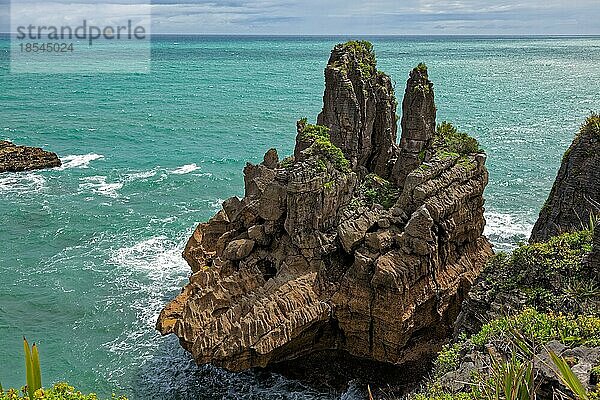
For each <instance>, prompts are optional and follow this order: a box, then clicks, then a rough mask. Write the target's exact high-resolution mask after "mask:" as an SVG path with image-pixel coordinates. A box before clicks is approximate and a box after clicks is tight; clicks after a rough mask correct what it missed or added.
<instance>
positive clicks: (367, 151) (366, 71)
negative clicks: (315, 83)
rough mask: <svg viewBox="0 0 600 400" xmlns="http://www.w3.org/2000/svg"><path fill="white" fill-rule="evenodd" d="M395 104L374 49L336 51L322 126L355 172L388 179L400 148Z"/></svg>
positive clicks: (327, 77) (363, 46) (355, 45)
mask: <svg viewBox="0 0 600 400" xmlns="http://www.w3.org/2000/svg"><path fill="white" fill-rule="evenodd" d="M396 106H397V103H396V98H395V97H394V89H393V87H392V81H391V79H390V77H389V76H387V75H385V74H382V73H378V71H377V68H376V65H375V54H374V53H373V49H372V47H371V45H370V44H369V43H363V42H357V43H352V44H350V45H349V44H348V43H347V44H340V45H337V46H336V47H335V48H334V49H333V51H332V52H331V57H330V58H329V62H328V64H327V68H326V69H325V94H324V96H323V111H322V112H321V113H320V114H319V116H318V118H317V123H318V124H319V125H324V126H327V127H329V128H330V129H331V131H330V134H331V142H332V143H333V144H334V145H336V146H337V147H339V148H340V149H342V151H343V152H344V154H345V155H346V157H347V158H348V160H349V161H350V164H351V166H352V167H353V168H356V167H357V166H359V165H360V166H365V167H366V168H367V169H368V170H369V171H371V172H374V173H376V174H377V175H379V176H381V177H383V178H386V179H387V178H388V177H389V175H390V172H391V165H389V162H390V160H391V158H392V156H393V155H394V154H395V146H396V131H397V127H396Z"/></svg>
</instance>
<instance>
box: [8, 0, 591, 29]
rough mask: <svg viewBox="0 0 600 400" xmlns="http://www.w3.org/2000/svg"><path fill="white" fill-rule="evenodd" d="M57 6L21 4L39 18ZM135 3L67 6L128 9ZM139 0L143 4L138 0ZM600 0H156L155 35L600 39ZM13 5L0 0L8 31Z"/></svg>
mask: <svg viewBox="0 0 600 400" xmlns="http://www.w3.org/2000/svg"><path fill="white" fill-rule="evenodd" d="M52 1H54V0H48V1H43V2H42V1H40V0H13V2H15V3H18V7H14V6H13V9H15V8H19V9H23V7H25V9H26V10H27V14H28V15H30V16H31V18H32V19H35V18H36V16H37V15H44V14H45V13H47V10H48V8H50V9H52V5H51V3H52ZM128 1H132V0H122V1H119V0H105V1H101V2H98V1H93V0H62V1H61V2H62V3H69V4H71V5H74V4H76V3H88V4H89V3H92V4H95V5H98V4H99V3H109V2H110V3H123V2H128ZM136 1H139V0H136ZM599 5H600V4H599V0H569V1H566V0H529V1H520V0H480V1H478V0H439V1H433V0H414V1H404V0H153V1H152V6H151V9H152V32H153V33H195V34H272V35H296V34H303V35H306V34H310V35H361V34H362V35H394V34H396V35H423V34H425V35H426V34H441V35H443V34H463V35H465V34H466V35H472V34H482V35H498V34H500V35H503V34H506V35H514V34H551V35H552V34H556V35H582V34H583V35H598V34H600V7H598V6H599ZM9 30H10V0H0V31H2V32H7V31H9Z"/></svg>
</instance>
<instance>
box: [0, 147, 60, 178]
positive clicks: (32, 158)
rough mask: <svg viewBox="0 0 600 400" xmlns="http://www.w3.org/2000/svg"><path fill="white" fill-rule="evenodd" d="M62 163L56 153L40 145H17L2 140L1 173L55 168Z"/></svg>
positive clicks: (0, 154) (0, 149)
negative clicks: (43, 148)
mask: <svg viewBox="0 0 600 400" xmlns="http://www.w3.org/2000/svg"><path fill="white" fill-rule="evenodd" d="M60 165H61V162H60V159H59V158H58V156H57V155H56V154H55V153H51V152H49V151H45V150H42V149H41V148H39V147H28V146H17V145H15V144H13V143H11V142H8V141H5V140H2V141H0V173H2V172H18V171H29V170H34V169H44V168H54V167H60Z"/></svg>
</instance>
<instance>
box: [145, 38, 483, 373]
mask: <svg viewBox="0 0 600 400" xmlns="http://www.w3.org/2000/svg"><path fill="white" fill-rule="evenodd" d="M325 86H326V89H325V95H324V104H323V111H322V112H321V114H320V115H319V117H318V124H317V125H312V124H310V123H309V122H308V121H307V120H306V119H303V120H300V121H298V123H297V126H296V133H297V136H296V146H295V149H294V154H293V156H291V157H288V158H285V159H283V160H281V161H280V160H279V157H278V155H277V152H276V151H275V150H274V149H271V150H269V151H268V152H267V153H266V154H265V157H264V161H263V162H262V163H260V164H258V165H252V164H248V165H247V166H246V168H245V169H244V181H245V196H244V198H243V199H241V200H240V199H238V198H236V197H233V198H231V199H228V200H226V201H225V202H224V203H223V209H222V210H221V211H219V212H218V213H217V214H216V215H215V216H214V217H213V218H211V219H210V220H209V221H208V222H206V223H201V224H200V225H198V227H197V228H196V230H195V232H194V233H193V235H192V237H191V238H190V239H189V241H188V243H187V246H186V248H185V251H184V254H183V256H184V258H185V259H186V260H187V262H188V263H189V265H190V266H191V269H192V275H191V277H190V279H189V284H187V285H186V286H185V287H184V288H183V290H182V292H181V294H180V295H178V296H177V297H176V298H175V299H174V300H173V301H171V302H170V303H169V304H168V305H167V306H166V307H165V308H164V310H163V311H162V312H161V314H160V317H159V319H158V322H157V329H158V330H159V331H160V332H161V333H162V334H164V335H167V334H175V335H176V336H177V337H178V338H179V341H180V343H181V345H182V346H183V347H184V348H185V349H186V350H187V351H189V352H190V353H191V354H192V355H193V357H194V359H195V360H196V362H197V363H199V364H205V363H212V364H214V365H217V366H221V367H224V368H226V369H229V370H232V371H240V370H244V369H247V368H251V367H265V366H267V365H270V364H274V363H278V362H283V361H290V360H294V359H298V358H300V357H303V356H307V355H314V354H318V353H320V352H328V353H330V352H332V351H333V352H339V353H343V354H350V355H352V356H354V357H358V358H363V359H368V360H373V361H381V362H386V363H392V364H404V363H409V362H419V363H421V364H423V363H425V362H426V360H427V359H429V358H431V357H433V356H434V354H435V352H436V351H437V350H439V348H440V347H441V345H442V343H443V342H444V341H445V339H446V338H447V337H448V335H449V334H450V333H451V330H452V324H453V322H454V320H455V318H456V316H457V314H458V311H459V308H460V304H461V302H462V300H463V297H464V295H465V294H466V293H467V292H468V290H469V288H470V286H471V284H472V282H473V281H474V279H475V278H476V277H477V275H478V274H479V272H480V270H481V268H482V267H483V265H484V264H485V262H486V260H487V259H488V257H489V256H490V255H491V254H492V250H491V245H490V243H489V242H488V241H487V239H486V238H485V237H484V236H483V235H482V233H483V228H484V225H485V221H484V218H483V211H484V208H483V205H484V200H483V191H484V188H485V186H486V184H487V181H488V173H487V170H486V168H485V165H484V164H485V159H486V157H485V155H484V154H482V153H481V152H479V150H478V148H477V142H476V141H475V140H474V139H472V138H470V137H468V136H467V135H465V134H461V133H459V132H457V131H456V130H455V129H454V128H453V127H452V126H451V125H450V124H446V123H444V124H441V125H440V128H439V129H438V130H437V131H436V130H435V105H434V103H433V85H432V84H431V82H429V79H428V76H427V68H426V66H425V65H420V66H419V67H418V68H415V70H413V71H412V72H411V73H410V78H409V81H408V86H407V90H406V93H405V101H404V103H403V116H402V123H401V127H402V135H401V141H400V145H397V144H396V141H397V140H396V131H397V128H396V122H397V121H396V119H397V118H396V100H395V96H394V90H393V86H392V84H391V80H390V78H389V77H388V76H387V75H385V74H384V73H382V72H380V71H377V69H376V63H375V55H374V53H373V49H372V47H371V45H370V43H367V42H348V43H346V44H342V45H338V46H336V47H335V48H334V49H333V51H332V53H331V58H330V59H329V63H328V65H327V67H326V70H325Z"/></svg>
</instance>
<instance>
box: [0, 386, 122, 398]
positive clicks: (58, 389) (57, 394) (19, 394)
mask: <svg viewBox="0 0 600 400" xmlns="http://www.w3.org/2000/svg"><path fill="white" fill-rule="evenodd" d="M29 399H30V397H29V394H28V391H27V388H26V387H24V388H22V389H21V390H20V391H17V390H15V389H9V390H8V391H6V392H4V391H0V400H29ZM33 399H36V400H98V399H99V398H98V396H96V394H94V393H90V394H83V393H81V392H80V391H78V390H76V389H75V388H74V387H73V386H69V385H68V384H67V383H64V382H62V383H57V384H56V385H54V386H53V387H52V388H51V389H38V390H36V391H35V393H34V394H33ZM111 399H112V400H127V398H126V397H125V396H117V395H115V394H113V395H112V397H111Z"/></svg>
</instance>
